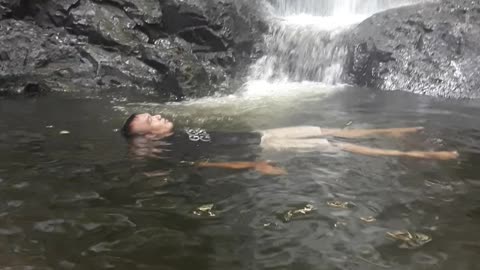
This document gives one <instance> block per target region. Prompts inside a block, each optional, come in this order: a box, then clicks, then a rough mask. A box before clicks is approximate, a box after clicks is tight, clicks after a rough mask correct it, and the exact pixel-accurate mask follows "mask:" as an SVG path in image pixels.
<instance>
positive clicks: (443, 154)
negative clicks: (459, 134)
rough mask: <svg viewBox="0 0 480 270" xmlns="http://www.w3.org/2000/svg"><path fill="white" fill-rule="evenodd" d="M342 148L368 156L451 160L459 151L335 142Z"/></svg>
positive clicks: (456, 156)
mask: <svg viewBox="0 0 480 270" xmlns="http://www.w3.org/2000/svg"><path fill="white" fill-rule="evenodd" d="M335 145H336V146H338V147H339V148H340V149H342V150H345V151H348V152H351V153H355V154H361V155H368V156H394V157H411V158H422V159H438V160H450V159H456V158H458V152H457V151H438V152H434V151H406V152H403V151H398V150H390V149H378V148H370V147H365V146H360V145H355V144H350V143H335Z"/></svg>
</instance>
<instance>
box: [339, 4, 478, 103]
mask: <svg viewBox="0 0 480 270" xmlns="http://www.w3.org/2000/svg"><path fill="white" fill-rule="evenodd" d="M479 43H480V1H478V0H474V1H471V0H468V1H467V0H444V1H441V2H437V3H429V4H421V5H415V6H407V7H402V8H398V9H393V10H387V11H385V12H381V13H379V14H376V15H374V16H372V17H371V18H369V19H367V20H365V21H364V22H362V23H360V24H359V25H358V26H356V27H355V28H354V29H353V30H352V33H351V36H350V37H349V44H348V46H349V56H348V59H347V61H346V68H345V73H346V76H347V77H348V80H349V81H350V82H352V83H354V84H357V85H362V86H369V87H373V88H378V89H381V90H403V91H409V92H413V93H418V94H425V95H432V96H441V97H454V98H479V97H480V90H479V89H480V76H478V74H479V72H480V47H479V46H478V44H479Z"/></svg>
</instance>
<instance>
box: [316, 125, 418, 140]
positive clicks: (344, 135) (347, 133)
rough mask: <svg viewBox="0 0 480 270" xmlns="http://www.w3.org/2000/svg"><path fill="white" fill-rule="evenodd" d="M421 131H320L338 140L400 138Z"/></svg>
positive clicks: (407, 129)
mask: <svg viewBox="0 0 480 270" xmlns="http://www.w3.org/2000/svg"><path fill="white" fill-rule="evenodd" d="M420 130H423V127H406V128H385V129H347V130H345V129H322V135H324V136H333V137H340V138H359V137H368V136H374V135H383V136H390V137H401V136H403V135H406V134H408V133H414V132H418V131H420Z"/></svg>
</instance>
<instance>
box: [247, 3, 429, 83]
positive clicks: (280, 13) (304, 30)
mask: <svg viewBox="0 0 480 270" xmlns="http://www.w3.org/2000/svg"><path fill="white" fill-rule="evenodd" d="M422 1H424V0H363V1H361V0H271V1H270V2H271V10H270V12H271V13H272V20H271V23H270V31H269V33H268V34H267V35H266V36H265V46H266V54H265V56H263V57H262V58H260V59H259V60H258V61H257V62H256V63H255V64H254V65H252V67H251V68H250V74H249V77H248V80H249V81H258V80H261V81H268V82H275V83H278V82H302V81H310V82H322V83H326V84H338V83H341V79H340V76H341V74H342V68H343V65H344V61H345V58H346V53H347V51H346V47H345V44H343V42H342V38H341V36H342V32H344V30H345V29H348V28H349V27H351V26H352V25H355V24H356V23H358V22H360V21H362V20H364V19H365V18H367V17H369V16H371V15H372V14H373V13H375V12H378V11H381V10H385V9H389V8H394V7H398V6H402V5H407V4H413V3H419V2H422ZM249 85H252V84H251V83H249ZM247 89H248V87H247Z"/></svg>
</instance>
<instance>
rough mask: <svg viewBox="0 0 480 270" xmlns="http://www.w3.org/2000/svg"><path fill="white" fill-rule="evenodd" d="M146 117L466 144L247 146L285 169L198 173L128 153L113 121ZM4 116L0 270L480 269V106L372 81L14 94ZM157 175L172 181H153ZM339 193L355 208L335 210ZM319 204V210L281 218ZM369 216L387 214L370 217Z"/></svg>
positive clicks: (4, 104)
mask: <svg viewBox="0 0 480 270" xmlns="http://www.w3.org/2000/svg"><path fill="white" fill-rule="evenodd" d="M239 104H240V105H239ZM138 110H149V111H152V112H161V113H164V114H166V115H168V116H170V117H172V118H173V119H174V120H175V121H176V122H177V124H178V125H179V126H201V127H206V128H209V129H213V128H215V129H253V128H273V127H282V126H289V125H305V124H308V125H320V126H323V127H336V128H343V127H345V126H346V125H347V124H348V123H350V125H349V127H348V128H373V127H395V126H424V127H425V128H426V130H425V132H423V133H421V134H416V135H412V136H409V137H407V138H404V139H400V140H393V139H385V138H383V139H361V140H355V141H354V142H356V143H360V144H364V145H369V146H375V147H390V148H398V149H405V150H406V149H441V150H445V149H456V150H458V151H459V152H460V154H461V157H460V159H459V160H458V161H425V160H411V159H405V158H376V157H363V156H356V155H353V154H345V153H341V154H336V155H326V154H322V153H273V154H272V153H248V152H247V153H241V154H249V155H250V156H256V157H257V159H266V158H268V159H272V160H277V161H278V164H279V165H280V166H282V167H284V168H286V169H287V170H288V172H289V174H288V175H285V176H262V175H259V174H257V173H255V172H252V171H225V170H218V169H195V168H191V167H188V166H185V165H181V164H174V163H169V162H165V161H162V160H152V159H144V160H136V159H132V158H131V157H129V156H128V155H127V145H126V143H125V141H124V140H123V139H122V138H121V137H120V136H119V134H118V133H117V132H116V131H115V129H117V128H118V127H119V125H120V124H121V122H122V120H123V119H124V117H125V116H126V115H127V114H128V113H130V112H133V111H138ZM0 113H1V118H0V269H222V270H223V269H295V270H301V269H377V268H378V269H445V270H450V269H478V264H479V263H480V258H479V256H478V254H480V230H479V228H480V199H479V198H480V197H479V194H480V169H479V168H477V167H476V166H477V165H478V164H479V161H480V127H479V124H480V121H479V119H478V116H479V115H480V102H476V101H448V100H447V101H445V100H436V99H432V98H427V97H419V96H413V95H408V94H404V93H393V92H392V93H376V92H373V91H369V90H365V89H348V90H345V91H338V92H336V93H334V94H330V95H328V96H324V95H322V96H315V95H311V96H306V97H303V98H298V97H297V98H292V97H286V98H285V99H282V100H275V99H269V98H263V99H262V98H260V99H256V100H254V101H252V100H243V101H242V100H240V101H239V100H236V101H228V100H227V101H225V100H221V99H220V100H215V99H212V100H210V101H208V100H207V101H206V102H205V103H200V104H198V103H191V104H190V103H188V104H183V105H160V104H152V103H149V104H144V103H129V101H127V100H123V99H114V98H107V97H104V98H85V97H75V96H63V95H62V96H58V95H57V96H55V95H52V96H44V97H38V98H32V99H2V100H0ZM62 130H68V131H69V134H66V135H61V134H59V133H60V131H62ZM244 151H250V150H249V149H245V150H244ZM252 151H253V150H252ZM236 154H238V153H237V152H235V153H230V154H229V153H228V152H225V151H223V152H222V155H219V156H217V157H216V159H217V160H219V161H220V160H235V158H236V157H235V155H236ZM154 170H160V171H164V172H166V174H165V175H162V176H157V177H147V176H145V175H144V173H145V172H150V171H154ZM335 200H337V201H342V202H349V203H351V204H352V205H354V206H353V207H351V208H348V209H338V208H332V207H330V206H328V205H327V203H328V202H331V201H335ZM205 204H213V205H214V206H213V209H212V211H211V213H212V215H213V216H211V215H208V214H204V215H196V214H194V211H195V209H196V208H198V207H200V206H202V205H205ZM307 204H310V205H313V207H314V209H313V210H312V211H310V212H306V214H299V215H294V216H293V217H292V218H291V219H288V218H285V217H286V214H287V213H288V211H289V210H295V209H300V208H304V207H305V206H306V205H307ZM369 216H372V217H374V218H375V219H376V221H374V222H371V223H368V222H365V221H362V220H361V218H365V217H369ZM404 229H405V230H410V231H412V232H421V233H424V234H427V235H429V236H431V237H432V241H431V242H429V243H427V244H426V245H424V246H421V247H419V248H416V249H403V248H399V245H398V243H396V242H394V241H392V240H390V239H387V238H386V237H385V234H386V232H388V231H394V230H404Z"/></svg>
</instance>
